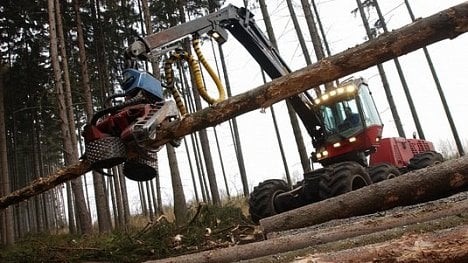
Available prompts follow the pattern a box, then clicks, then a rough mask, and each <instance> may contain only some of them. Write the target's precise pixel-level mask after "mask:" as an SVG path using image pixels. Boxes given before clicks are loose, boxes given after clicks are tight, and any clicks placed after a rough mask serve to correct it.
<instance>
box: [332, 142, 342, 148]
mask: <svg viewBox="0 0 468 263" xmlns="http://www.w3.org/2000/svg"><path fill="white" fill-rule="evenodd" d="M340 146H341V143H339V142H336V143H334V144H333V147H335V148H338V147H340Z"/></svg>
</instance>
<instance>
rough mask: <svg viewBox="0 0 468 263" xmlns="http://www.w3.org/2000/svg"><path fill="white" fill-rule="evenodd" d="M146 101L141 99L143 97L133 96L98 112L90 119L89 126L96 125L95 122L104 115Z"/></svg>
mask: <svg viewBox="0 0 468 263" xmlns="http://www.w3.org/2000/svg"><path fill="white" fill-rule="evenodd" d="M147 102H148V100H147V99H146V98H145V97H143V96H135V97H134V98H131V99H129V100H127V101H124V102H122V104H119V105H116V106H113V107H110V108H107V109H103V110H100V111H98V112H96V114H94V116H93V118H92V119H91V124H92V125H96V123H97V121H98V120H99V119H100V118H101V117H102V116H104V115H106V114H109V113H114V112H116V111H118V110H121V109H123V108H125V107H128V106H132V105H136V104H141V103H147Z"/></svg>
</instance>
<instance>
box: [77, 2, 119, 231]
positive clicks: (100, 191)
mask: <svg viewBox="0 0 468 263" xmlns="http://www.w3.org/2000/svg"><path fill="white" fill-rule="evenodd" d="M73 6H74V9H75V17H76V28H77V34H78V49H79V50H80V69H81V85H82V89H83V97H84V99H85V107H84V109H85V113H86V117H87V119H88V121H89V120H91V118H92V117H93V98H92V95H91V86H90V84H89V82H90V80H89V73H88V64H87V62H88V60H87V58H86V48H85V41H84V34H83V26H82V21H81V15H80V2H79V0H74V1H73ZM93 184H94V196H95V200H96V213H97V219H98V226H99V232H100V233H105V232H110V231H111V230H112V223H111V220H110V217H109V216H108V215H109V214H110V213H109V203H108V202H107V197H106V193H105V192H104V178H103V175H101V174H99V173H96V172H93Z"/></svg>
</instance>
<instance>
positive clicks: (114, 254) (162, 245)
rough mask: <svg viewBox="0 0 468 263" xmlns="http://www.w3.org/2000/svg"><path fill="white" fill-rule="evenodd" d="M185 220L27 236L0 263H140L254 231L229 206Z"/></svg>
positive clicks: (1, 253) (5, 250) (3, 252)
mask: <svg viewBox="0 0 468 263" xmlns="http://www.w3.org/2000/svg"><path fill="white" fill-rule="evenodd" d="M189 218H190V220H189V222H188V223H187V224H186V225H184V226H181V227H178V226H176V225H175V223H173V222H170V221H168V220H167V219H166V218H165V217H164V216H162V217H160V218H158V220H156V221H154V222H149V223H148V224H147V225H146V226H144V227H141V226H140V227H130V228H129V229H132V230H127V231H114V232H112V233H108V234H95V235H91V236H86V235H84V236H71V235H65V234H61V235H51V234H41V235H37V234H36V235H29V236H27V237H25V238H23V239H21V240H19V241H17V242H16V243H15V244H14V245H12V246H8V247H1V249H0V262H80V261H107V262H141V261H144V260H149V259H158V258H165V257H171V256H177V255H181V254H185V253H193V252H196V251H202V250H206V249H211V248H214V247H225V246H229V245H232V244H234V243H236V242H237V240H238V239H237V237H238V236H236V235H238V234H239V233H240V232H239V230H240V229H243V233H246V232H248V231H250V230H253V229H254V227H253V226H252V224H251V221H250V220H248V219H247V218H246V217H245V215H244V214H243V212H242V210H241V208H239V207H237V206H234V205H232V204H225V205H224V206H223V207H215V206H211V205H202V206H199V207H198V208H197V209H196V210H193V211H191V214H190V216H189ZM246 230H247V231H246Z"/></svg>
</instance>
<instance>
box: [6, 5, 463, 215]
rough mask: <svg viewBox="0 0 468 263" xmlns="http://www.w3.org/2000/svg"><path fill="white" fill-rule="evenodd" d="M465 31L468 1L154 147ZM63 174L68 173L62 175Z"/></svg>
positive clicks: (225, 104) (270, 87)
mask: <svg viewBox="0 0 468 263" xmlns="http://www.w3.org/2000/svg"><path fill="white" fill-rule="evenodd" d="M466 31H468V2H465V3H462V4H460V5H457V6H454V7H451V8H449V9H446V10H444V11H441V12H439V13H437V14H435V15H432V16H430V17H427V18H424V19H420V20H418V21H416V22H414V23H412V24H409V25H407V26H405V27H403V28H401V29H398V30H395V31H392V32H390V33H386V34H382V35H381V36H380V37H378V38H376V39H373V40H370V41H368V42H366V43H364V44H361V45H358V46H356V47H354V48H351V49H348V50H346V51H344V52H341V53H338V54H336V55H334V56H331V57H328V58H325V59H322V60H320V61H319V62H317V63H315V64H313V65H310V66H308V67H307V68H304V69H302V70H299V71H296V72H294V73H291V74H289V75H287V76H284V77H281V78H278V79H275V80H274V81H272V82H270V83H267V84H265V85H263V86H260V87H258V88H255V89H253V90H250V91H248V92H245V93H242V94H239V95H237V96H234V97H231V98H229V99H227V100H225V101H222V102H220V103H218V104H216V105H213V106H211V107H209V108H205V109H203V110H201V111H198V112H195V113H193V114H190V115H188V116H186V117H184V118H183V119H182V120H179V121H174V122H170V123H168V124H167V125H164V126H163V127H161V129H160V130H158V131H157V133H156V138H157V140H156V141H155V142H154V143H153V145H152V146H154V147H157V146H162V145H165V144H166V143H168V142H170V141H172V140H173V139H175V138H182V137H183V136H185V135H187V134H190V133H193V132H195V131H199V130H201V129H204V128H207V127H210V126H215V125H217V124H219V123H222V122H224V121H227V120H229V119H232V118H234V117H236V116H239V115H242V114H244V113H246V112H249V111H252V110H255V109H259V108H265V107H268V106H270V105H272V104H274V103H276V102H279V101H281V100H284V99H286V98H288V97H291V96H293V95H296V94H299V93H301V92H303V91H306V90H308V89H309V88H310V87H314V86H319V85H320V84H323V83H326V82H331V81H334V80H336V79H338V78H341V77H344V76H347V75H349V74H352V73H354V72H357V71H360V70H363V69H366V68H369V67H371V66H373V65H376V64H379V63H383V62H385V61H388V60H390V59H393V58H395V57H398V56H401V55H404V54H407V53H409V52H412V51H415V50H417V49H420V48H422V47H424V46H427V45H430V44H432V43H435V42H438V41H440V40H444V39H453V38H455V37H457V36H458V35H460V34H463V33H465V32H466ZM77 168H79V169H77ZM77 170H81V172H83V173H85V172H87V171H89V164H87V163H84V162H81V163H79V164H76V165H74V166H69V167H65V168H62V169H61V170H59V171H57V172H55V173H53V174H51V175H50V176H49V178H42V179H39V180H37V181H35V182H34V184H33V185H30V186H27V187H25V188H23V189H20V190H18V191H15V192H13V193H11V194H10V195H8V196H4V197H2V198H0V208H5V207H7V206H9V205H11V204H14V203H18V202H20V201H23V200H25V199H27V198H29V197H31V196H34V195H37V194H40V193H42V192H44V191H46V190H48V189H51V188H53V187H54V186H57V185H59V184H60V183H62V182H64V181H67V180H70V179H73V178H76V177H78V176H79V174H76V173H75V172H76V171H77ZM62 175H65V176H63V178H62ZM35 189H36V190H35Z"/></svg>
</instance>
